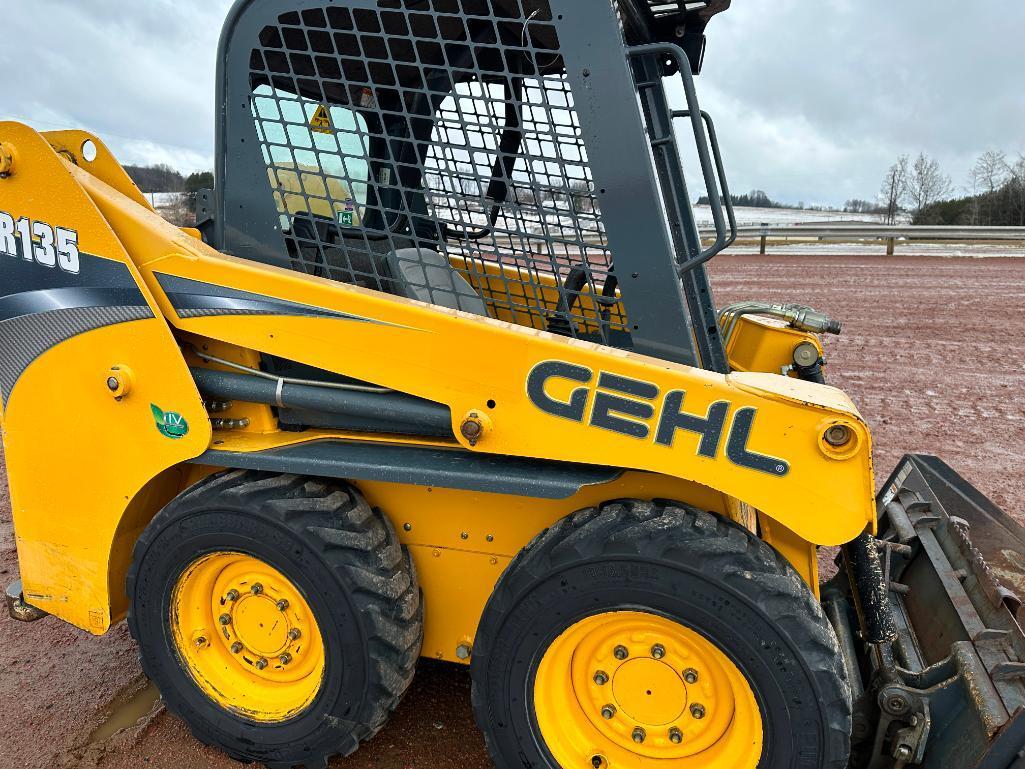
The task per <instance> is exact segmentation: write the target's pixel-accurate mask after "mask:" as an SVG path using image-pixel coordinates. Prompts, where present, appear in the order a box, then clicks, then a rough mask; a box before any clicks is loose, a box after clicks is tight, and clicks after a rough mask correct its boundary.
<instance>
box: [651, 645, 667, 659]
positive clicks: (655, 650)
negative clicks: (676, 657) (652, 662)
mask: <svg viewBox="0 0 1025 769" xmlns="http://www.w3.org/2000/svg"><path fill="white" fill-rule="evenodd" d="M651 656H652V657H654V658H655V659H657V660H660V659H662V658H663V657H665V656H666V647H664V646H663V645H662V644H655V645H654V646H652V647H651Z"/></svg>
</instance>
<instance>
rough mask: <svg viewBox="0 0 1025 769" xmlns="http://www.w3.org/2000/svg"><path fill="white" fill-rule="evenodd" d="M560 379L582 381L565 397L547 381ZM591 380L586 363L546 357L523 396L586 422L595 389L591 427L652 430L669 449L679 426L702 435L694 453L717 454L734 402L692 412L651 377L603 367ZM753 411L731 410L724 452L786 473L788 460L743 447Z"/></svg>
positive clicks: (745, 463)
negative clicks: (551, 389)
mask: <svg viewBox="0 0 1025 769" xmlns="http://www.w3.org/2000/svg"><path fill="white" fill-rule="evenodd" d="M560 379H561V380H568V381H569V382H576V383H578V384H579V385H580V387H576V388H574V389H573V390H572V392H571V393H570V395H569V398H568V400H561V399H557V398H554V397H552V396H551V395H549V391H548V384H549V382H552V381H553V380H560ZM594 380H595V375H594V372H593V371H592V370H591V369H589V368H586V367H584V366H576V365H574V364H572V363H564V362H562V361H545V362H544V363H539V364H538V365H536V366H535V367H534V369H533V370H532V371H531V372H530V376H529V377H528V378H527V395H528V396H529V397H530V400H531V402H532V403H533V404H534V405H535V406H537V407H538V408H539V409H541V410H542V411H544V412H545V413H546V414H551V415H552V416H556V417H563V418H564V419H571V420H573V421H574V422H584V421H585V418H586V417H587V414H586V412H587V404H588V401H589V400H591V393H592V391H593V394H594V397H593V401H592V403H591V413H590V418H589V420H588V422H589V424H590V425H591V426H593V427H600V428H602V429H605V430H611V431H612V432H616V433H620V434H622V435H627V436H630V437H631V438H636V439H638V440H651V439H652V434H653V431H654V441H655V443H656V444H658V445H659V446H665V447H666V448H672V446H673V443H674V442H675V441H676V437H677V434H678V433H680V432H681V431H682V432H687V433H692V434H694V435H696V436H698V437H699V438H700V440H699V441H698V449H697V454H698V456H702V457H708V458H709V459H715V458H716V457H717V456H718V454H719V447H720V446H721V445H722V443H723V436H724V434H726V419H727V417H728V416H729V413H730V411H731V409H732V406H733V404H731V403H730V402H729V401H716V402H715V403H713V404H712V405H711V406H709V407H708V411H707V412H706V413H704V414H691V413H689V412H688V411H685V410H684V402H685V401H686V398H687V393H686V392H685V391H683V390H671V391H669V392H667V393H666V394H665V396H664V397H662V398H661V400H660V399H659V396H660V393H659V388H658V387H656V386H655V385H653V384H651V383H650V382H641V381H638V380H636V379H628V378H627V377H623V376H619V375H617V374H610V373H608V372H605V371H603V372H601V373H600V374H599V376H598V381H597V387H595V386H594ZM656 406H658V415H657V418H656ZM757 413H758V410H757V409H755V408H750V407H746V408H741V409H737V410H736V412H735V413H734V414H733V420H732V422H731V423H730V427H729V432H728V435H727V437H726V441H725V443H726V451H725V453H726V457H727V458H728V459H729V460H730V461H731V462H733V463H734V464H737V465H740V466H741V467H746V468H749V469H751V470H758V471H759V472H763V473H769V474H770V475H778V476H782V475H786V474H787V473H788V472H789V471H790V465H789V464H788V463H787V462H786V461H785V460H782V459H778V458H776V457H770V456H766V455H765V454H757V453H755V452H753V451H749V450H748V448H747V445H748V439H749V438H750V437H751V428H752V425H753V424H754V420H755V416H756V414H757Z"/></svg>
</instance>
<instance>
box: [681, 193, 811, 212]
mask: <svg viewBox="0 0 1025 769" xmlns="http://www.w3.org/2000/svg"><path fill="white" fill-rule="evenodd" d="M730 198H732V200H733V205H735V206H736V207H737V208H793V206H788V205H785V204H783V203H777V202H776V201H775V200H773V199H772V198H770V197H769V196H768V195H767V194H766V193H765V192H764V191H763V190H751V191H750V192H748V193H746V194H744V195H730ZM698 205H699V206H707V205H708V195H704V196H702V197H701V198H699V199H698Z"/></svg>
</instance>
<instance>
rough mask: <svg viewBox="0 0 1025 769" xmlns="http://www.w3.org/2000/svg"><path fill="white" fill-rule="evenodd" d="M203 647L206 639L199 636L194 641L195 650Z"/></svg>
mask: <svg viewBox="0 0 1025 769" xmlns="http://www.w3.org/2000/svg"><path fill="white" fill-rule="evenodd" d="M204 646H206V639H205V638H204V637H203V636H200V637H199V638H197V639H196V648H197V649H202V648H203V647H204Z"/></svg>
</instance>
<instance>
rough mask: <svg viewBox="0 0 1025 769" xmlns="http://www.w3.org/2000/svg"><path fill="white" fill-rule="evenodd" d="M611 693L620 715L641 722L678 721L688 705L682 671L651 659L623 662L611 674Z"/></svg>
mask: <svg viewBox="0 0 1025 769" xmlns="http://www.w3.org/2000/svg"><path fill="white" fill-rule="evenodd" d="M612 693H613V699H614V701H615V702H616V703H618V705H619V708H620V710H621V711H622V713H623V715H624V716H625V717H626V718H628V719H631V720H633V721H636V722H637V723H638V724H639V725H641V726H661V725H665V724H670V723H673V722H675V721H678V720H679V719H680V718H681V717H682V716H683V712H684V710H685V709H686V707H687V687H686V685H685V684H684V683H683V678H682V677H681V675H680V674H679V673H677V672H676V671H675V670H673V668H672V667H670V666H669V665H667V664H666V663H665V662H661V661H656V660H653V659H640V658H638V659H634V660H630V661H629V662H626V663H625V664H623V665H622V666H621V667H620V668H619V669H618V670H617V671H616V672H615V674H614V676H613V679H612Z"/></svg>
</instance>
